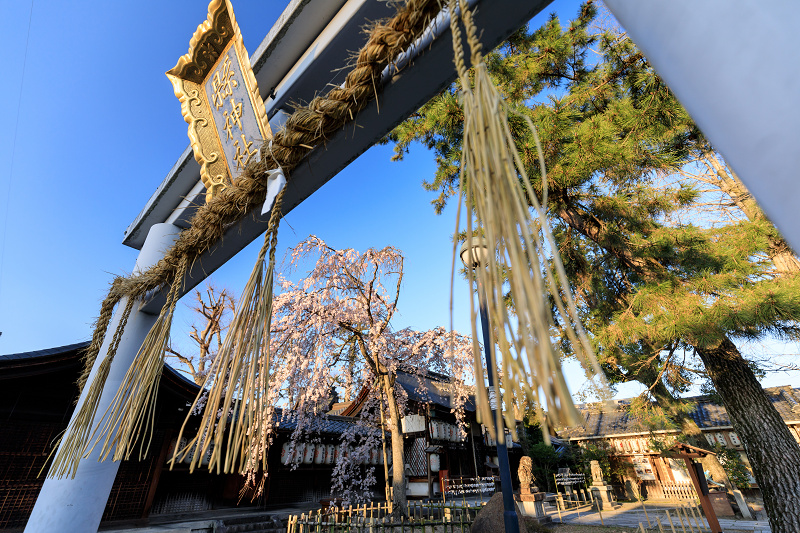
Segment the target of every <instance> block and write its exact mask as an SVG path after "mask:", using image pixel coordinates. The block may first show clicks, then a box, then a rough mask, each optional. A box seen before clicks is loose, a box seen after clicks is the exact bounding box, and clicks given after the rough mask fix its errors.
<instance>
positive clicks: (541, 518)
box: [514, 487, 550, 524]
mask: <svg viewBox="0 0 800 533" xmlns="http://www.w3.org/2000/svg"><path fill="white" fill-rule="evenodd" d="M544 496H545V493H544V492H539V487H532V491H531V489H528V488H527V487H524V488H522V489H520V493H519V494H514V500H516V502H517V507H518V508H519V509H520V510H521V511H522V514H524V515H525V516H528V517H530V518H535V519H536V520H537V521H538V522H539V523H540V524H542V523H546V522H550V517H549V516H547V514H545V512H544Z"/></svg>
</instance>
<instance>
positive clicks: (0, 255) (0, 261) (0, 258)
mask: <svg viewBox="0 0 800 533" xmlns="http://www.w3.org/2000/svg"><path fill="white" fill-rule="evenodd" d="M32 19H33V0H31V8H30V10H29V11H28V31H27V33H26V35H25V55H24V56H23V59H22V76H21V78H20V80H19V96H18V97H17V117H16V119H15V120H14V140H13V141H12V142H11V163H10V168H9V171H8V187H7V189H6V209H5V211H6V214H5V216H4V217H3V247H2V248H0V302H2V301H3V297H2V294H3V265H4V263H5V258H6V236H7V235H8V211H9V207H10V206H11V183H12V182H13V178H14V156H15V155H16V152H17V132H18V131H19V112H20V109H21V108H22V89H23V87H24V85H25V70H26V68H27V66H28V46H29V43H30V38H31V20H32ZM0 335H2V333H0Z"/></svg>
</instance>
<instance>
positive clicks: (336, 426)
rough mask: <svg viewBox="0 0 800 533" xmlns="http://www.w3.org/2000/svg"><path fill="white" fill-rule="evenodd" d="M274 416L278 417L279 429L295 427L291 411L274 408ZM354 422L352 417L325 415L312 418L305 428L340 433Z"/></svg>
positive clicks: (320, 431) (293, 428) (294, 419)
mask: <svg viewBox="0 0 800 533" xmlns="http://www.w3.org/2000/svg"><path fill="white" fill-rule="evenodd" d="M284 415H285V416H284ZM275 417H276V418H277V419H278V430H279V431H294V430H295V429H297V420H296V418H295V417H293V416H292V413H291V412H285V411H284V410H283V409H276V410H275ZM354 423H355V419H353V418H349V417H340V416H331V415H325V416H321V417H317V418H315V419H313V420H312V422H311V424H310V426H307V428H306V430H307V431H309V432H313V433H328V434H333V435H340V434H342V433H344V432H345V430H347V429H348V428H350V427H352V426H353V424H354Z"/></svg>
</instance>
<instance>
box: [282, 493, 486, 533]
mask: <svg viewBox="0 0 800 533" xmlns="http://www.w3.org/2000/svg"><path fill="white" fill-rule="evenodd" d="M480 509H481V505H461V504H457V503H445V502H430V503H422V502H413V501H412V502H408V517H404V518H402V519H401V520H396V519H393V518H392V516H391V514H390V513H389V508H388V504H386V503H372V504H367V505H362V506H356V507H353V506H349V507H329V508H327V509H317V510H316V511H310V512H308V513H304V514H301V515H292V516H289V522H288V525H287V533H398V532H401V533H456V532H459V533H466V532H468V531H469V528H470V526H471V525H472V522H474V521H475V516H476V515H477V514H478V511H479V510H480Z"/></svg>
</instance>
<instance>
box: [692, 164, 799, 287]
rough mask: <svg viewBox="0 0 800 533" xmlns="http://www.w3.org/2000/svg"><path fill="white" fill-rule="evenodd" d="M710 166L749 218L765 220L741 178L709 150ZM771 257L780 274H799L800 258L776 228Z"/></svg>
mask: <svg viewBox="0 0 800 533" xmlns="http://www.w3.org/2000/svg"><path fill="white" fill-rule="evenodd" d="M705 159H706V162H707V164H708V165H709V167H711V169H712V170H713V171H714V173H715V174H716V177H717V180H718V185H719V188H720V190H721V191H722V192H724V193H725V194H726V195H728V197H729V198H730V199H731V201H732V202H733V203H734V205H736V207H738V208H739V209H740V210H741V211H742V213H744V215H745V216H746V217H747V218H748V219H749V220H764V219H766V215H764V212H763V211H762V210H761V207H759V205H758V204H757V203H756V200H755V198H753V195H752V194H750V191H749V190H747V187H746V186H745V184H744V183H743V182H742V180H741V179H739V176H737V175H736V173H735V172H733V170H731V169H730V168H728V167H727V166H725V165H724V164H723V162H722V161H720V160H719V159H718V158H717V156H716V155H714V153H712V152H709V153H707V154H706V155H705ZM768 253H769V258H770V259H771V260H772V264H773V265H775V270H776V271H777V272H778V273H780V274H797V273H798V272H800V259H798V258H797V256H796V255H795V254H794V251H793V250H792V249H791V248H790V247H789V243H787V242H786V240H785V239H784V238H783V236H781V234H780V233H779V232H778V229H777V228H775V234H774V235H770V236H769V251H768Z"/></svg>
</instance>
